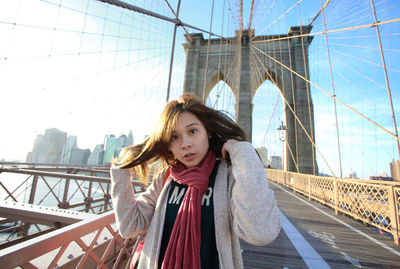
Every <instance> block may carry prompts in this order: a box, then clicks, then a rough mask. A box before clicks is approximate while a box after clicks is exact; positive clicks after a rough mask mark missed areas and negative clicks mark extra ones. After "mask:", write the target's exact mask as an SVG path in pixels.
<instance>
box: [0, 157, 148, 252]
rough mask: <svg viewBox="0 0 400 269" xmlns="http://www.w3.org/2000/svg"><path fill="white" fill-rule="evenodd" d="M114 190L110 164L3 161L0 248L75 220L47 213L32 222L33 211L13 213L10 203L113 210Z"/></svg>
mask: <svg viewBox="0 0 400 269" xmlns="http://www.w3.org/2000/svg"><path fill="white" fill-rule="evenodd" d="M132 184H133V185H134V188H135V190H136V191H137V192H140V191H143V190H144V188H143V186H142V184H141V183H140V182H138V181H132ZM110 192H111V181H110V178H109V168H107V167H84V166H70V165H69V166H68V165H59V164H58V165H53V164H30V163H29V164H21V163H0V217H1V216H3V217H2V218H0V249H2V248H7V247H9V246H12V245H14V244H17V243H19V242H21V241H23V240H27V239H30V238H32V237H36V236H39V235H41V234H44V233H47V232H50V231H51V230H54V229H56V228H60V227H62V226H65V225H67V224H70V223H71V222H70V223H58V222H54V221H53V222H52V220H50V219H49V217H48V216H47V215H46V214H41V215H36V216H37V217H35V220H38V221H40V222H31V221H30V220H31V219H32V218H30V216H31V215H32V214H33V213H30V216H29V217H28V216H25V215H24V214H21V213H18V212H17V211H15V213H14V214H13V213H12V212H13V211H12V210H11V211H10V208H9V205H10V204H12V203H14V202H15V203H16V204H18V205H21V204H22V205H23V204H30V205H36V206H41V207H43V208H44V207H53V208H54V207H55V208H59V209H62V210H68V211H80V212H86V213H91V214H101V213H104V212H108V211H110V210H112V203H111V194H110ZM6 211H7V212H6ZM1 212H6V213H7V214H5V213H4V214H3V215H2V214H1ZM53 212H54V211H53ZM39 213H40V212H39ZM5 216H6V217H5ZM39 218H40V219H39ZM44 218H47V219H44ZM53 219H54V218H53ZM49 223H50V224H49ZM49 225H50V226H49Z"/></svg>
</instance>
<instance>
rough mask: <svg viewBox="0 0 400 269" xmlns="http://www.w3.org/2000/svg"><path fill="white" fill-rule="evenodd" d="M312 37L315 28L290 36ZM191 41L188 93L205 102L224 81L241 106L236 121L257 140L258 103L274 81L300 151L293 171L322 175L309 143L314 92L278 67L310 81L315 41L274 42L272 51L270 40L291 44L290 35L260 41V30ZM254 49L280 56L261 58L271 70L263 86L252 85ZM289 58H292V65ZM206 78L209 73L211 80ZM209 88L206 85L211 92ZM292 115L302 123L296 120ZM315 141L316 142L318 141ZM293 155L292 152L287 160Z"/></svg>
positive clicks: (289, 134)
mask: <svg viewBox="0 0 400 269" xmlns="http://www.w3.org/2000/svg"><path fill="white" fill-rule="evenodd" d="M310 31H311V28H310V27H299V26H296V27H291V28H290V29H289V32H288V34H287V35H286V36H287V37H289V36H304V33H309V32H310ZM250 37H251V38H250ZM185 38H186V43H185V44H183V47H184V49H185V52H186V68H185V80H184V92H190V93H193V94H195V95H197V96H199V97H200V98H202V99H203V100H206V99H205V98H206V97H207V96H208V95H209V94H210V92H211V90H212V88H213V87H214V86H215V85H216V84H217V83H218V81H219V80H223V81H224V82H225V83H226V84H227V85H228V86H229V87H230V88H231V90H232V92H233V96H234V97H235V100H236V105H235V110H236V121H237V123H238V124H239V125H240V126H241V127H242V128H243V130H244V131H245V132H246V134H247V136H248V137H249V138H250V139H251V137H252V110H253V105H252V101H253V97H254V95H255V93H256V91H257V89H258V88H259V87H260V85H261V84H262V83H263V82H264V81H265V80H270V81H272V82H273V83H274V84H276V86H277V87H278V89H279V91H280V92H281V95H282V97H283V99H284V100H285V102H284V106H285V109H284V111H285V112H284V113H285V119H286V128H287V143H288V144H289V146H290V147H291V148H292V149H294V148H295V149H296V152H294V153H293V152H292V154H293V155H294V156H295V158H294V159H293V160H292V161H289V162H288V164H287V167H288V170H289V171H299V172H301V173H308V174H318V168H316V167H317V166H316V160H315V149H314V147H313V141H310V140H309V138H308V135H309V134H313V133H315V132H314V115H313V113H314V112H313V104H312V100H309V99H308V97H309V96H311V95H310V89H309V87H308V85H307V82H306V81H305V80H304V79H301V78H299V77H298V76H296V75H293V74H292V73H291V72H290V71H288V70H286V69H284V68H281V66H280V65H279V64H276V62H278V63H283V64H285V65H286V66H289V62H290V63H292V65H291V67H292V69H293V70H294V71H295V72H296V73H297V74H300V75H301V76H303V77H306V76H307V74H309V72H308V52H307V50H308V46H309V45H310V43H311V41H312V39H313V37H312V36H305V37H302V38H289V39H288V42H281V43H279V44H278V42H279V41H269V43H268V46H265V42H264V41H265V40H274V39H277V40H280V39H282V38H285V35H278V36H254V30H244V31H236V35H235V37H233V38H224V39H223V40H220V39H210V40H204V38H203V35H202V34H190V37H189V36H188V35H186V36H185ZM251 42H252V43H251ZM250 43H251V44H250ZM273 43H276V44H273ZM221 44H230V46H224V45H222V46H221ZM251 46H252V47H253V48H254V47H255V48H257V49H258V50H260V51H263V50H265V49H266V47H268V48H269V50H271V49H272V50H275V51H272V53H271V51H269V54H268V56H269V57H266V56H264V55H261V54H260V55H261V57H263V59H261V62H262V63H263V65H265V66H263V69H265V70H268V71H266V72H265V73H264V74H263V77H261V79H259V81H258V82H254V80H252V78H254V77H255V76H256V73H255V72H256V71H255V70H252V67H251V64H250V63H251V61H252V60H254V59H252V57H253V56H252V53H250V47H251ZM228 47H229V48H228ZM221 48H223V49H221ZM232 48H233V49H232ZM275 48H276V49H275ZM303 49H304V50H305V51H303ZM289 51H290V52H291V53H289ZM221 55H229V57H230V59H231V60H232V59H233V61H234V62H233V63H228V64H226V63H223V62H221V61H220V58H221V57H220V56H221ZM271 57H275V59H274V60H271V59H270V58H271ZM289 57H291V58H290V59H289ZM206 63H207V66H206ZM225 65H226V66H225ZM228 65H229V66H228ZM232 66H233V69H232V70H230V71H229V72H227V73H226V74H224V73H223V72H221V71H218V70H228V69H229V68H231V67H232ZM205 72H207V76H206V75H205ZM205 79H206V81H205ZM204 83H206V84H204ZM204 85H206V86H205V88H204ZM292 111H294V113H295V114H296V117H297V118H296V117H294V114H293V112H292ZM298 121H300V122H301V123H302V125H303V126H304V129H303V128H300V127H299V123H298ZM312 139H313V140H314V141H315V138H312ZM288 154H289V153H288V152H286V155H287V156H288ZM297 169H298V170H297Z"/></svg>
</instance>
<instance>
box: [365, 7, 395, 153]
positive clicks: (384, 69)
mask: <svg viewBox="0 0 400 269" xmlns="http://www.w3.org/2000/svg"><path fill="white" fill-rule="evenodd" d="M370 1H371V7H372V11H373V13H374V21H375V24H376V23H377V22H378V21H377V19H376V12H375V5H374V1H373V0H370ZM375 28H376V35H377V38H378V43H379V49H380V52H381V59H382V65H383V71H384V73H385V81H386V87H387V91H388V95H389V102H390V109H391V110H392V119H393V125H394V132H395V134H396V136H397V137H398V132H397V124H396V117H395V114H394V110H393V102H392V93H391V91H390V85H389V80H388V75H387V71H386V63H385V56H384V55H383V51H382V42H381V35H380V33H379V28H378V25H375ZM396 142H397V150H398V152H399V159H400V143H399V139H397V141H396Z"/></svg>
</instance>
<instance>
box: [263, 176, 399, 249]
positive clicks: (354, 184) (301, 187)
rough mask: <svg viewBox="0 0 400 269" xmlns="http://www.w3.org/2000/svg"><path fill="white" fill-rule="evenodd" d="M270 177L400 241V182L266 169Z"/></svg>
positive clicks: (395, 241) (396, 241) (397, 241)
mask: <svg viewBox="0 0 400 269" xmlns="http://www.w3.org/2000/svg"><path fill="white" fill-rule="evenodd" d="M266 170H267V177H268V179H270V180H272V181H274V182H277V183H280V184H282V185H284V186H285V187H288V188H291V189H292V190H293V191H295V192H299V193H301V194H303V195H305V196H307V197H308V198H309V199H313V200H316V201H318V202H320V203H322V204H324V205H326V206H329V207H331V208H333V209H334V210H335V212H336V214H338V213H339V212H341V213H343V214H346V215H348V216H351V217H353V218H354V219H356V220H360V221H362V222H364V223H366V224H368V225H371V226H374V227H376V228H378V229H380V230H383V231H385V232H388V233H390V234H392V236H393V239H394V243H395V244H397V245H398V244H399V243H400V242H399V236H400V232H399V223H400V214H399V209H400V183H399V182H387V181H371V180H361V179H343V178H342V179H339V178H335V177H321V176H314V175H308V174H300V173H294V172H287V171H282V170H275V169H266Z"/></svg>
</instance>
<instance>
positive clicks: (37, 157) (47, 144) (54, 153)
mask: <svg viewBox="0 0 400 269" xmlns="http://www.w3.org/2000/svg"><path fill="white" fill-rule="evenodd" d="M66 140H67V133H66V132H63V131H60V130H58V129H56V128H52V129H46V131H45V133H44V135H41V134H39V135H37V137H36V139H35V143H34V145H33V150H32V162H33V163H59V162H60V156H61V154H62V151H63V146H64V144H65V141H66Z"/></svg>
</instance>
